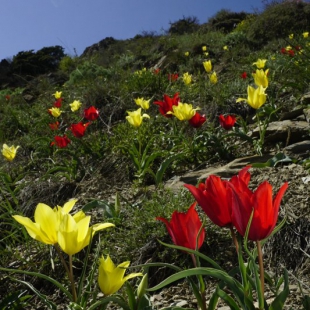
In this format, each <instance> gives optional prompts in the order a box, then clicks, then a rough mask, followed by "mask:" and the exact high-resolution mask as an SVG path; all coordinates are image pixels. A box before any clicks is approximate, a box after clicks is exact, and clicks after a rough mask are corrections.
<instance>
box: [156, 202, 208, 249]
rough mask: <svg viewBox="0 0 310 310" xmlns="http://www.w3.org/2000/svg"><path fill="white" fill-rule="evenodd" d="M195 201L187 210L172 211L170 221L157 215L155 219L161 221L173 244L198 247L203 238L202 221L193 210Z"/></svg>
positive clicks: (191, 247)
mask: <svg viewBox="0 0 310 310" xmlns="http://www.w3.org/2000/svg"><path fill="white" fill-rule="evenodd" d="M195 206H196V202H194V203H193V204H192V205H191V206H190V207H189V209H188V210H187V212H178V211H174V212H173V214H172V217H171V220H170V222H168V221H167V220H166V219H164V218H162V217H157V218H156V220H159V221H162V222H163V223H164V224H165V225H166V228H167V230H168V233H169V235H170V237H171V239H172V241H173V243H174V244H175V245H179V246H183V247H185V248H188V249H192V250H196V241H197V237H198V233H199V232H200V234H199V237H198V242H197V248H198V249H199V248H200V247H201V246H202V244H203V241H204V239H205V235H206V233H205V230H204V228H202V229H201V226H202V222H201V221H200V219H199V216H198V213H197V211H196V210H195Z"/></svg>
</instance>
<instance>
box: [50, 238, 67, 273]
mask: <svg viewBox="0 0 310 310" xmlns="http://www.w3.org/2000/svg"><path fill="white" fill-rule="evenodd" d="M54 247H55V249H56V251H57V253H58V255H59V257H60V260H61V263H62V265H63V266H64V267H65V270H66V273H67V275H68V277H69V274H70V271H69V267H68V265H67V263H66V261H65V259H64V257H63V255H62V253H61V250H60V248H59V245H58V244H54Z"/></svg>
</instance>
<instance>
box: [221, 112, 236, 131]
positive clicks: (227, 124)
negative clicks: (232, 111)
mask: <svg viewBox="0 0 310 310" xmlns="http://www.w3.org/2000/svg"><path fill="white" fill-rule="evenodd" d="M219 121H220V125H221V126H222V127H223V128H224V129H225V130H230V129H231V128H233V127H234V125H235V123H236V117H235V116H234V115H227V116H224V115H222V114H221V115H220V116H219Z"/></svg>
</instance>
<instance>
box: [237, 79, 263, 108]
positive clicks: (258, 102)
mask: <svg viewBox="0 0 310 310" xmlns="http://www.w3.org/2000/svg"><path fill="white" fill-rule="evenodd" d="M247 90H248V98H247V99H245V98H238V99H237V100H236V102H241V101H246V102H247V104H248V105H249V106H251V107H252V108H253V109H259V108H260V107H261V106H262V105H263V104H264V103H265V102H266V97H267V95H266V94H265V89H264V88H263V87H262V86H259V87H258V88H256V89H255V88H254V87H252V86H250V85H249V86H248V89H247Z"/></svg>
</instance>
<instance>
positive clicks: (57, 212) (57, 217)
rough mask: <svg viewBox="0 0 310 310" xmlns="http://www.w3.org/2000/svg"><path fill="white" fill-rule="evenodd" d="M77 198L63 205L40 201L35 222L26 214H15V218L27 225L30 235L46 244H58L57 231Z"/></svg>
mask: <svg viewBox="0 0 310 310" xmlns="http://www.w3.org/2000/svg"><path fill="white" fill-rule="evenodd" d="M76 202H77V199H71V200H69V201H68V202H66V203H65V204H64V206H63V207H60V206H57V207H55V208H54V209H52V208H51V207H50V206H48V205H46V204H44V203H39V204H38V205H37V207H36V210H35V212H34V222H33V221H32V220H31V219H30V218H28V217H25V216H20V215H13V218H14V219H15V220H16V221H17V222H18V223H20V224H22V225H23V226H25V228H26V230H27V232H28V234H29V236H30V237H31V238H33V239H35V240H38V241H40V242H43V243H45V244H56V243H57V242H58V236H57V232H58V230H59V225H60V223H61V221H62V219H63V217H64V215H65V214H67V213H69V212H70V211H71V210H72V208H73V207H74V205H75V203H76Z"/></svg>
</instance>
